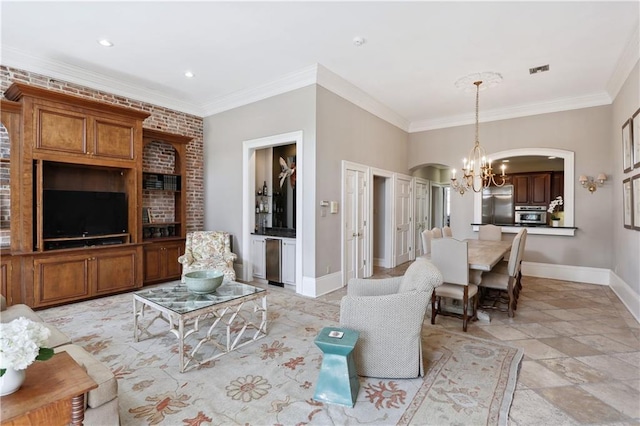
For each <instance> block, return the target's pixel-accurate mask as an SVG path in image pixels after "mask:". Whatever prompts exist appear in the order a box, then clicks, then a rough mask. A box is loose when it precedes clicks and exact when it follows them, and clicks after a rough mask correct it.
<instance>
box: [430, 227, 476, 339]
mask: <svg viewBox="0 0 640 426" xmlns="http://www.w3.org/2000/svg"><path fill="white" fill-rule="evenodd" d="M467 249H468V248H467V242H466V241H458V240H456V239H455V238H440V239H436V240H433V241H432V242H431V262H433V264H434V265H435V266H436V267H437V268H438V269H439V270H440V272H442V279H443V281H444V283H443V284H442V285H441V286H439V287H437V288H436V289H435V291H434V292H433V294H432V296H431V324H435V323H436V315H438V314H440V315H453V316H458V317H459V316H460V315H459V314H454V313H450V312H445V311H443V310H442V298H443V297H446V298H451V299H456V300H461V301H462V316H461V317H462V330H463V331H467V323H468V321H469V319H470V318H475V316H476V309H477V305H478V300H477V294H478V285H477V284H478V283H479V281H480V273H479V271H473V273H472V274H470V272H469V261H468V256H469V255H468V252H467ZM469 300H471V301H472V306H473V312H472V315H471V317H469V315H468V312H467V311H468V307H469Z"/></svg>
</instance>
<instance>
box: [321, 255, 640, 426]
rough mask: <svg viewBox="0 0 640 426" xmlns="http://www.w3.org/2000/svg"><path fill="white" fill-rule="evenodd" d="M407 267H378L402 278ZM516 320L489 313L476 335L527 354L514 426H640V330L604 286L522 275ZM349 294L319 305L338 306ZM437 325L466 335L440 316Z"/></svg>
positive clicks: (379, 274)
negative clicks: (333, 304)
mask: <svg viewBox="0 0 640 426" xmlns="http://www.w3.org/2000/svg"><path fill="white" fill-rule="evenodd" d="M408 265H409V264H408V263H406V264H404V265H401V266H399V267H397V268H394V269H383V268H376V270H375V271H374V276H373V277H372V278H384V277H389V276H399V275H402V274H403V273H404V271H405V270H406V268H407V267H408ZM522 285H523V290H522V292H521V294H520V298H519V301H518V309H517V311H516V314H515V316H514V318H509V317H508V316H507V314H506V313H502V312H498V311H487V312H488V313H489V315H490V317H491V321H490V322H485V321H476V322H472V323H470V325H469V327H468V333H469V334H470V335H473V336H476V337H481V338H485V339H489V340H495V341H498V342H501V343H505V344H509V345H512V346H518V347H521V348H523V349H524V358H523V361H522V366H521V368H520V375H519V378H518V385H517V389H516V392H515V395H514V400H513V404H512V406H511V413H510V424H512V425H574V424H582V425H584V424H597V425H602V424H621V425H631V424H639V425H640V324H639V323H638V322H637V321H636V320H635V319H634V318H633V316H632V315H631V314H630V313H629V312H628V311H627V309H626V308H625V306H624V305H623V304H622V302H620V300H619V299H618V298H617V296H616V295H615V294H614V293H613V291H611V289H609V288H608V287H606V286H599V285H592V284H582V283H576V282H569V281H560V280H552V279H544V278H532V277H523V281H522ZM345 292H346V290H344V289H343V290H340V291H335V292H333V293H331V294H328V295H326V296H322V297H321V298H320V300H325V301H328V302H332V303H339V301H340V299H341V298H342V296H343V295H344V294H345ZM432 327H443V328H447V329H452V330H458V331H460V332H462V321H461V320H459V319H457V318H453V317H444V316H438V317H437V318H436V324H435V325H434V326H432Z"/></svg>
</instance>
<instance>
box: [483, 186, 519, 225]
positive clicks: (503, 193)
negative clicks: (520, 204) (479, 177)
mask: <svg viewBox="0 0 640 426" xmlns="http://www.w3.org/2000/svg"><path fill="white" fill-rule="evenodd" d="M513 201H514V200H513V185H505V186H502V187H497V186H491V187H489V188H485V189H484V190H483V191H482V223H492V224H500V225H512V224H513V223H514V202H513Z"/></svg>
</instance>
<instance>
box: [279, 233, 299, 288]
mask: <svg viewBox="0 0 640 426" xmlns="http://www.w3.org/2000/svg"><path fill="white" fill-rule="evenodd" d="M282 282H283V283H284V284H289V285H296V240H294V239H288V238H283V239H282Z"/></svg>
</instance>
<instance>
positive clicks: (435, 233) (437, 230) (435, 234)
mask: <svg viewBox="0 0 640 426" xmlns="http://www.w3.org/2000/svg"><path fill="white" fill-rule="evenodd" d="M431 233H432V234H433V238H442V229H440V228H438V227H437V226H435V227H434V228H433V229H432V230H431Z"/></svg>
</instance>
